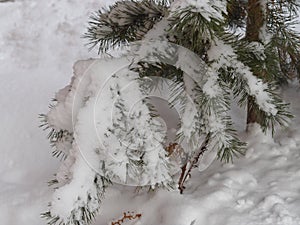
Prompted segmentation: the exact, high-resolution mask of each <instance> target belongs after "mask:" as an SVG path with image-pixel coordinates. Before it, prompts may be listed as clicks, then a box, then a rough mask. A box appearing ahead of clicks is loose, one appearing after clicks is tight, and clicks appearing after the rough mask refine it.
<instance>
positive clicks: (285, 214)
mask: <svg viewBox="0 0 300 225" xmlns="http://www.w3.org/2000/svg"><path fill="white" fill-rule="evenodd" d="M107 3H108V1H105V0H102V1H95V0H86V1H84V3H83V1H80V0H48V1H38V0H16V1H14V2H8V3H0V78H1V83H0V112H1V116H0V125H1V131H0V143H1V144H0V146H1V148H0V221H1V222H0V224H1V225H2V224H3V225H19V224H23V225H29V224H30V225H33V224H34V225H42V224H45V223H46V222H45V221H44V220H42V219H40V217H39V213H40V212H43V211H45V210H46V208H47V202H48V201H49V200H50V197H51V193H52V191H51V189H49V188H48V187H47V181H48V180H49V179H51V178H52V174H53V173H55V171H56V169H57V167H58V165H59V161H58V160H57V159H54V158H52V157H51V154H50V153H51V149H50V146H49V143H48V140H47V139H46V137H45V136H46V133H45V132H43V131H42V130H41V129H39V128H38V126H39V119H38V114H39V113H43V112H47V110H48V109H47V107H48V103H49V101H50V99H51V98H52V97H53V96H54V92H56V91H57V90H58V89H60V88H62V87H64V86H65V85H66V84H67V83H69V80H70V77H71V75H72V65H73V63H74V62H75V61H76V60H79V59H87V58H91V57H96V54H95V52H89V51H88V50H87V47H86V46H84V44H85V43H86V42H85V40H84V39H82V38H81V36H82V34H83V33H84V32H85V29H86V25H87V24H86V22H87V21H88V16H89V15H90V13H91V12H93V11H95V10H96V9H98V8H99V7H100V6H101V5H105V4H107ZM284 97H285V99H286V100H287V101H289V102H291V103H292V112H293V113H294V115H295V116H296V117H295V119H294V120H293V121H292V123H291V126H290V127H289V128H287V129H283V130H280V131H279V132H278V133H277V134H276V135H275V137H274V139H272V138H271V137H270V136H265V135H263V134H262V133H261V131H260V130H259V129H258V128H257V127H255V126H254V127H253V128H252V129H251V131H250V132H249V133H248V134H247V135H246V134H245V133H241V136H242V137H243V139H244V140H247V141H248V142H249V146H248V151H247V154H246V156H245V157H243V158H240V159H236V160H235V162H234V164H233V165H232V164H226V165H223V164H221V163H219V162H218V161H215V162H214V163H213V164H212V165H211V167H209V168H208V169H207V170H206V171H204V172H202V173H199V172H198V171H194V173H193V174H192V179H190V180H189V182H188V183H187V189H186V191H185V193H184V195H179V194H178V192H177V191H175V192H167V191H162V190H161V191H157V192H150V193H148V192H147V191H146V190H140V191H139V192H138V193H137V192H136V191H137V190H135V188H132V187H121V186H115V187H113V188H111V189H110V190H109V191H108V193H107V195H106V199H105V201H104V202H103V207H102V211H101V214H100V215H99V217H98V218H97V221H96V222H95V224H97V225H107V224H111V223H110V222H111V221H116V220H118V219H120V218H122V216H123V212H128V211H130V212H131V211H133V212H135V213H141V214H142V217H141V219H140V221H139V223H136V225H137V224H140V225H141V224H142V225H191V224H193V225H204V224H205V225H299V224H300V163H299V162H300V117H299V116H300V105H299V97H300V89H299V85H298V84H296V83H295V84H294V85H291V87H289V88H288V89H286V90H284ZM239 126H240V127H242V125H241V124H240V125H239ZM135 222H136V220H135ZM123 224H124V225H129V224H130V223H129V222H125V223H123ZM131 224H133V223H131Z"/></svg>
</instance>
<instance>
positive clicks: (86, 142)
mask: <svg viewBox="0 0 300 225" xmlns="http://www.w3.org/2000/svg"><path fill="white" fill-rule="evenodd" d="M263 2H264V3H266V5H263V4H264V3H262V2H260V1H257V0H249V1H248V2H247V1H239V0H230V1H222V0H205V1H196V0H185V1H180V0H175V1H168V0H142V1H134V0H123V1H118V2H117V3H115V4H114V5H113V6H111V7H109V8H108V9H102V10H99V11H98V12H96V13H95V14H94V15H93V16H92V17H91V21H90V23H89V27H88V31H87V33H86V34H85V37H86V38H87V39H88V40H89V43H90V44H91V47H92V48H93V47H98V50H99V54H101V58H102V60H98V61H97V60H94V61H93V60H87V61H82V62H79V63H77V64H75V66H74V77H73V78H72V81H71V83H70V85H68V86H67V87H65V88H64V89H62V90H60V91H59V92H58V93H57V94H56V97H55V100H54V103H53V104H52V105H51V108H50V111H49V113H47V114H46V115H41V117H42V119H43V124H42V126H43V127H44V128H45V129H50V133H49V136H48V137H49V139H50V142H51V144H52V146H53V147H54V152H53V155H54V156H57V157H62V159H63V160H64V161H63V163H62V166H61V168H60V170H59V171H58V173H57V174H56V175H55V179H53V180H52V181H51V182H50V184H51V185H54V186H55V192H54V196H53V200H52V202H51V203H50V204H49V211H48V212H46V213H44V214H43V216H45V217H46V218H47V219H48V224H62V225H64V224H70V225H73V224H76V225H79V224H88V223H90V222H91V221H92V219H93V218H94V216H95V215H96V213H98V210H99V208H100V205H101V200H102V199H103V197H104V195H105V190H106V188H108V187H109V186H110V185H112V183H113V182H115V181H117V182H123V183H127V182H137V181H138V182H137V183H135V184H138V185H141V186H142V185H143V186H149V187H150V188H152V189H155V188H159V187H160V188H179V190H180V192H181V193H182V192H183V190H184V188H185V187H184V183H185V181H186V178H187V177H188V176H189V175H190V172H191V170H192V169H193V168H195V167H197V166H199V165H200V164H199V162H200V161H201V160H200V159H203V157H204V158H205V157H208V156H209V157H208V158H214V156H216V157H217V158H219V159H220V160H222V161H225V162H231V161H232V160H233V157H234V156H239V155H242V154H244V152H245V143H243V142H242V141H241V140H239V138H238V135H237V132H236V130H235V129H234V127H233V122H232V118H231V115H230V113H229V110H230V105H231V104H230V103H231V96H232V95H233V98H234V99H236V100H237V101H238V102H239V104H240V106H241V107H247V105H248V112H249V115H250V116H249V117H248V118H251V120H250V119H249V120H248V122H259V124H260V125H261V127H262V129H263V130H264V131H266V130H267V129H269V128H270V129H271V131H273V132H274V130H275V126H276V124H279V125H281V126H284V125H286V124H287V122H288V120H289V118H290V117H291V114H290V113H289V112H288V104H286V103H284V102H283V100H282V99H281V98H280V96H279V95H278V94H277V91H276V87H277V86H276V85H277V84H278V83H279V82H281V81H282V80H286V78H287V76H286V72H287V71H289V72H290V71H295V72H296V73H298V74H299V65H298V61H297V60H298V58H299V57H298V54H299V43H298V39H297V38H298V34H297V33H296V32H295V31H294V30H292V29H290V27H289V25H292V23H293V20H294V18H295V15H296V10H297V7H298V6H297V4H296V1H292V0H290V1H263ZM247 4H248V7H247ZM245 10H248V13H246V12H245ZM246 15H248V17H247V16H246ZM253 15H255V16H256V17H257V18H258V20H254V18H253ZM256 17H255V18H256ZM237 28H241V30H244V31H245V34H244V35H243V34H242V35H241V34H239V35H238V34H236V33H235V30H236V29H237ZM141 40H142V41H143V40H144V41H145V42H139V41H141ZM151 41H152V43H153V41H154V43H155V47H153V46H150V48H147V42H148V43H151ZM130 43H133V45H129V46H128V44H130ZM145 43H146V44H145ZM126 46H127V48H132V47H133V48H134V52H136V53H137V54H136V55H137V56H140V55H142V54H145V55H144V57H140V58H139V57H137V58H138V60H136V57H134V56H132V55H128V54H129V53H128V51H123V50H124V49H123V47H125V49H127V48H126ZM174 46H181V47H183V48H185V49H188V50H189V51H191V52H192V53H193V54H194V56H195V57H193V55H189V56H188V55H187V56H186V57H187V58H185V59H182V58H184V57H180V55H177V56H178V59H177V61H176V62H175V63H174V62H173V64H172V63H166V62H162V61H160V62H158V61H156V62H155V61H154V62H153V61H151V59H153V57H154V58H155V57H156V54H158V53H157V51H159V52H161V53H163V56H166V55H167V56H168V55H176V54H177V52H178V51H179V50H180V48H177V47H174ZM148 47H149V46H148ZM145 49H146V50H147V51H146V53H145V51H143V50H145ZM113 50H115V51H117V52H118V50H119V55H121V56H114V57H112V58H111V57H110V58H108V59H107V57H106V56H107V55H110V53H112V51H113ZM149 53H150V57H149ZM158 55H159V54H158ZM286 56H287V57H286ZM126 57H127V58H126ZM125 58H126V59H125ZM197 59H199V60H197ZM126 60H127V61H129V62H132V63H130V66H128V67H126V68H125V69H123V70H120V71H118V72H115V69H113V68H116V67H118V66H120V67H121V66H122V65H124V64H123V63H124V61H125V62H127V61H126ZM133 60H134V63H133ZM165 61H168V58H166V60H165ZM173 61H174V60H173ZM184 68H192V69H191V70H190V71H191V73H193V74H194V76H193V78H194V80H190V79H189V78H190V74H187V73H186V71H185V69H184ZM105 74H113V75H112V76H111V77H109V79H108V77H107V75H105ZM153 77H157V78H164V79H167V80H171V81H172V84H173V85H170V86H168V85H167V86H168V89H169V92H170V93H171V94H170V96H172V99H171V100H170V102H171V103H172V104H174V105H175V104H176V103H178V102H179V103H180V105H181V106H182V107H181V109H180V113H181V116H182V118H181V128H180V129H179V131H178V132H177V137H176V143H173V144H172V145H168V144H166V143H164V141H165V140H164V134H163V132H162V124H161V122H160V121H159V120H158V119H157V110H156V109H155V106H154V105H153V104H152V103H151V102H150V101H147V100H145V101H141V102H140V103H139V106H138V109H137V111H134V112H132V114H129V111H130V106H131V105H130V104H131V102H134V101H138V100H139V99H147V98H146V97H147V95H148V94H149V90H151V89H153V88H159V86H160V85H161V83H160V81H159V79H158V80H155V79H154V78H153ZM150 78H151V79H150ZM149 80H150V81H149ZM198 81H199V83H201V84H200V85H199V84H198ZM128 83H133V86H132V87H131V88H130V91H129V92H125V91H123V89H122V87H124V85H126V84H128ZM103 84H105V86H104V88H103ZM99 87H102V88H101V91H102V92H101V93H102V96H101V98H100V99H99V98H97V95H98V94H97V93H98V89H99ZM111 102H114V106H115V111H114V117H113V119H112V124H107V123H106V122H105V121H108V120H109V119H110V115H108V114H109V113H108V109H109V107H110V106H111V104H112V103H111ZM93 113H95V114H93ZM99 115H101V116H99ZM90 118H95V120H93V121H91V119H90ZM93 122H96V125H95V124H93ZM94 126H96V129H98V128H99V127H100V129H99V130H97V132H98V134H97V135H100V136H101V137H102V139H103V140H102V143H101V144H99V143H98V142H97V138H98V137H97V135H95V134H92V133H90V132H89V131H90V129H91V128H93V127H94ZM119 139H126V144H125V142H122V143H121V144H120V142H119V141H118V140H119ZM148 148H150V149H152V150H151V151H147V149H148ZM179 148H180V149H181V150H182V151H181V152H182V155H183V156H182V157H181V158H180V160H181V161H180V163H179V164H176V166H179V167H180V169H181V173H180V174H175V175H174V174H172V172H171V170H172V166H174V164H172V154H173V152H175V151H176V150H178V149H179ZM132 149H134V150H132ZM85 150H87V151H88V152H89V154H88V155H86V156H85V158H83V157H82V156H81V152H82V151H85ZM111 156H113V159H112V157H111ZM86 160H88V161H89V162H91V161H93V163H94V164H93V168H91V167H90V166H88V165H87V163H86ZM177 169H178V168H177ZM136 180H137V181H136Z"/></svg>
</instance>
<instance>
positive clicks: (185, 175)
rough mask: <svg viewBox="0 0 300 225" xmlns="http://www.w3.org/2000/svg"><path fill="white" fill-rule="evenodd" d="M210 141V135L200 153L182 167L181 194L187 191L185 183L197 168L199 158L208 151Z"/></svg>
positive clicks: (195, 153) (179, 187) (179, 186)
mask: <svg viewBox="0 0 300 225" xmlns="http://www.w3.org/2000/svg"><path fill="white" fill-rule="evenodd" d="M209 139H210V134H207V136H206V138H205V140H204V142H203V143H202V145H201V146H200V148H199V149H198V151H195V152H194V155H193V156H192V157H191V159H190V160H188V161H187V162H186V163H185V164H184V165H183V166H182V167H181V175H180V178H179V181H178V189H179V191H180V194H182V193H183V190H184V189H185V187H184V182H185V181H186V179H187V178H188V177H189V176H190V175H191V171H192V169H193V168H194V167H195V166H196V164H197V162H198V161H199V158H200V156H201V155H203V153H204V152H205V151H206V150H207V148H206V146H207V144H208V142H209Z"/></svg>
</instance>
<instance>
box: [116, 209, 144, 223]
mask: <svg viewBox="0 0 300 225" xmlns="http://www.w3.org/2000/svg"><path fill="white" fill-rule="evenodd" d="M127 213H128V214H127ZM127 213H126V212H124V213H123V217H122V218H121V219H119V220H117V221H115V222H111V225H122V223H124V222H125V221H126V220H134V219H140V218H141V217H142V214H140V213H134V212H127Z"/></svg>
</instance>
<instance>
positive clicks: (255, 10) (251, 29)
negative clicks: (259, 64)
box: [246, 0, 264, 124]
mask: <svg viewBox="0 0 300 225" xmlns="http://www.w3.org/2000/svg"><path fill="white" fill-rule="evenodd" d="M247 14H248V15H247V26H246V40H248V41H250V42H251V41H257V42H261V39H260V37H259V34H260V31H261V29H262V27H263V25H264V12H263V6H262V5H261V0H248V6H247ZM254 75H255V76H257V77H259V78H262V79H264V78H263V77H262V76H263V73H259V74H254ZM253 105H254V99H253V97H250V98H249V99H248V109H247V124H250V123H260V121H259V120H260V118H259V116H258V115H257V113H256V111H255V109H254V108H253V107H251V106H253Z"/></svg>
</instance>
